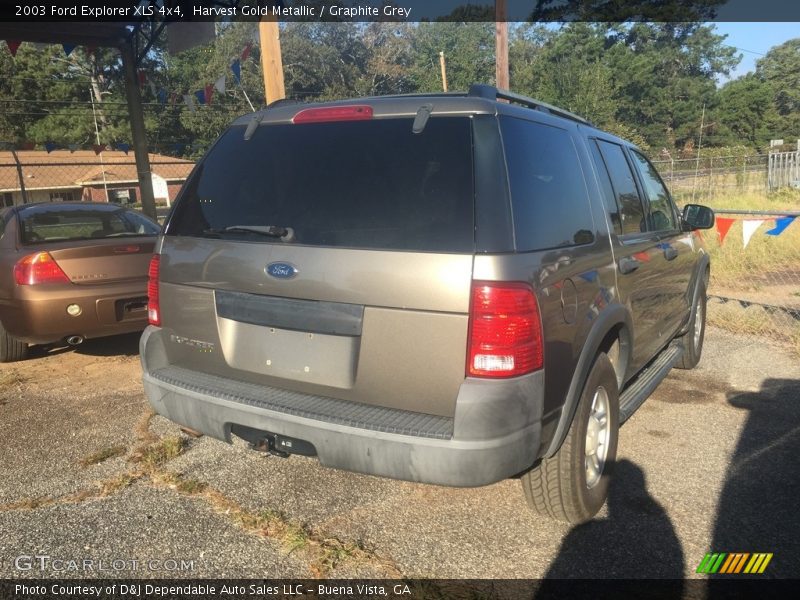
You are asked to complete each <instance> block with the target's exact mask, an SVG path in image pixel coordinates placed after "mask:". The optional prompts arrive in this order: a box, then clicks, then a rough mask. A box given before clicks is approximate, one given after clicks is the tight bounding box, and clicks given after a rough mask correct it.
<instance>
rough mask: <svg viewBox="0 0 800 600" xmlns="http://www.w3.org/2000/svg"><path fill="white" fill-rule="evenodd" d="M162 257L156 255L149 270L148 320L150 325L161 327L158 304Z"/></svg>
mask: <svg viewBox="0 0 800 600" xmlns="http://www.w3.org/2000/svg"><path fill="white" fill-rule="evenodd" d="M160 265H161V257H160V256H159V255H158V254H154V255H153V258H151V259H150V268H149V269H147V320H148V321H149V322H150V325H156V326H158V327H160V326H161V307H160V306H159V304H158V271H159V267H160Z"/></svg>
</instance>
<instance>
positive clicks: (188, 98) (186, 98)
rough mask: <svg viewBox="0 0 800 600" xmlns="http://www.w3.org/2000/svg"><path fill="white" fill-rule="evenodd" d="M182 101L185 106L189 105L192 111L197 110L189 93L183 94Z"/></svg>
mask: <svg viewBox="0 0 800 600" xmlns="http://www.w3.org/2000/svg"><path fill="white" fill-rule="evenodd" d="M183 101H184V102H185V103H186V106H188V107H189V110H190V111H192V112H194V111H195V110H197V108H196V107H195V105H194V96H192V95H191V94H184V95H183Z"/></svg>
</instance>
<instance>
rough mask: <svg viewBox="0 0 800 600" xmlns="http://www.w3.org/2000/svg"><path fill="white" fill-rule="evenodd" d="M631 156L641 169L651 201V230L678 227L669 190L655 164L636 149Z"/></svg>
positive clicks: (646, 192)
mask: <svg viewBox="0 0 800 600" xmlns="http://www.w3.org/2000/svg"><path fill="white" fill-rule="evenodd" d="M631 156H633V160H634V161H635V162H636V165H637V168H638V169H639V175H641V177H642V183H643V185H644V190H645V194H646V195H647V200H648V201H649V202H650V215H649V217H648V224H649V227H648V229H649V230H650V231H670V230H672V229H676V228H677V227H676V225H675V212H674V211H673V210H672V202H671V201H670V199H669V192H667V188H666V187H665V186H664V182H662V181H661V177H659V176H658V171H656V168H655V167H654V166H653V164H652V163H651V162H650V161H649V160H647V158H645V157H644V156H643V155H642V154H640V153H639V152H637V151H636V150H633V149H632V150H631Z"/></svg>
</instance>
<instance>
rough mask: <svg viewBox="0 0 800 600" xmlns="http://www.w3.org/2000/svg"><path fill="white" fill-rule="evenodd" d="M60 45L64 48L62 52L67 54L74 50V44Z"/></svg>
mask: <svg viewBox="0 0 800 600" xmlns="http://www.w3.org/2000/svg"><path fill="white" fill-rule="evenodd" d="M61 47H62V48H64V54H66V55H67V56H69V55H70V54H72V51H73V50H75V44H61Z"/></svg>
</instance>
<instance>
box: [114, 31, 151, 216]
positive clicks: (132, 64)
mask: <svg viewBox="0 0 800 600" xmlns="http://www.w3.org/2000/svg"><path fill="white" fill-rule="evenodd" d="M119 51H120V54H121V55H122V67H123V69H124V71H125V95H126V97H127V99H128V112H129V113H130V119H131V134H132V136H133V152H134V155H135V156H136V171H137V172H138V174H139V193H140V194H141V196H142V212H143V213H144V214H146V215H147V216H148V217H150V218H151V219H156V218H158V217H157V215H156V200H155V198H154V197H153V178H152V173H151V171H150V156H149V155H148V154H147V133H146V131H145V128H144V112H143V111H142V94H141V92H140V91H139V78H138V76H137V74H136V54H135V53H134V51H133V42H132V41H131V40H126V41H125V42H123V43H122V45H121V46H120V47H119Z"/></svg>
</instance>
